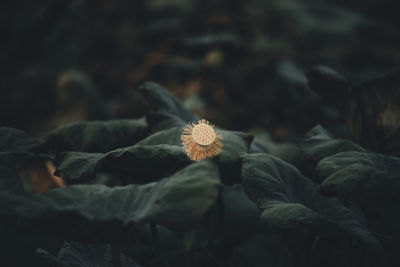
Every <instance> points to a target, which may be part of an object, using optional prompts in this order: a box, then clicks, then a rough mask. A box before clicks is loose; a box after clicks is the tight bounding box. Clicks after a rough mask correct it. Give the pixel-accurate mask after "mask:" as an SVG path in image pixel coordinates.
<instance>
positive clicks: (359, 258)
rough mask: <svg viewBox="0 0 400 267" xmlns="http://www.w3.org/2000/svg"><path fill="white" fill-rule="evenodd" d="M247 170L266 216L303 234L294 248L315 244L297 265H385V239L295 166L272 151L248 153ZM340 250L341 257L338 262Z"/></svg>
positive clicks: (249, 189) (247, 181)
mask: <svg viewBox="0 0 400 267" xmlns="http://www.w3.org/2000/svg"><path fill="white" fill-rule="evenodd" d="M242 172H243V185H244V188H245V191H246V194H247V195H248V196H249V198H250V199H252V200H253V201H254V202H255V203H256V204H257V206H258V208H259V209H260V210H261V211H262V213H261V215H260V216H261V220H262V221H263V222H264V223H265V224H266V225H267V226H270V227H274V228H278V229H284V230H292V231H294V232H299V233H301V237H300V239H299V240H296V239H297V238H299V237H296V235H297V233H295V234H293V236H292V238H293V239H294V242H295V243H296V241H300V242H299V243H297V244H295V245H294V248H293V249H294V250H298V249H301V248H304V247H308V246H310V245H311V244H312V246H311V247H309V249H310V250H308V251H307V250H306V251H307V253H310V254H309V255H310V256H311V257H310V258H308V257H306V255H304V254H301V255H298V258H297V259H296V262H297V264H298V265H297V266H309V265H311V266H320V265H324V266H336V265H337V264H340V265H345V264H348V263H352V264H354V265H355V266H382V265H383V264H384V254H383V250H382V248H381V245H380V243H379V241H378V240H377V239H376V238H375V237H374V236H373V235H372V233H370V232H369V231H368V230H367V229H366V227H365V226H363V225H362V224H361V223H360V222H359V221H358V218H357V216H356V215H355V214H353V213H352V212H351V211H350V210H349V209H347V208H345V207H344V206H343V204H342V203H340V201H339V200H337V199H334V198H326V197H323V196H320V195H319V193H318V186H317V185H315V184H313V182H311V181H310V180H309V179H308V178H306V177H304V176H303V175H301V173H300V172H299V171H298V170H297V169H296V168H295V167H294V166H291V165H289V164H287V163H285V162H283V161H282V160H280V159H278V158H275V157H272V156H268V155H266V154H251V155H245V156H244V157H243V169H242ZM290 232H291V231H289V234H290ZM310 242H311V243H310ZM326 242H329V243H331V245H330V246H326V244H324V243H326ZM339 244H340V246H338V245H339ZM337 246H338V247H337ZM316 252H317V253H316ZM334 254H337V255H339V257H340V258H337V259H335V263H334V264H335V265H332V258H333V257H334ZM321 256H322V257H321Z"/></svg>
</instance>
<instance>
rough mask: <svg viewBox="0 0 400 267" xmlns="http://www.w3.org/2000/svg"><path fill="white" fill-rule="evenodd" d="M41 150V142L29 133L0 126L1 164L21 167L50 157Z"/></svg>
mask: <svg viewBox="0 0 400 267" xmlns="http://www.w3.org/2000/svg"><path fill="white" fill-rule="evenodd" d="M40 152H41V149H40V144H39V142H38V141H36V140H35V139H34V138H33V137H31V136H30V135H28V134H27V133H25V132H23V131H20V130H17V129H14V128H9V127H0V164H4V165H7V166H8V167H11V166H12V167H14V168H21V167H25V166H26V165H29V164H32V163H35V162H38V161H43V160H46V159H48V158H49V157H48V156H46V155H45V154H43V153H40Z"/></svg>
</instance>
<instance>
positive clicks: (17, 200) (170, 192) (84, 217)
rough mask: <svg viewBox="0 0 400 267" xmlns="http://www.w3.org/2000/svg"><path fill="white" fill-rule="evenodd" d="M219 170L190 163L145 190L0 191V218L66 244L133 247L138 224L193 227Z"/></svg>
mask: <svg viewBox="0 0 400 267" xmlns="http://www.w3.org/2000/svg"><path fill="white" fill-rule="evenodd" d="M219 187H220V181H219V176H218V168H217V166H216V165H214V164H213V163H212V162H210V161H202V162H198V163H195V164H192V165H190V166H188V167H186V168H184V169H182V170H180V171H179V172H177V173H175V174H174V175H173V176H171V177H170V178H166V179H163V180H161V181H159V182H155V183H149V184H146V185H140V186H138V185H129V186H124V187H113V188H110V187H107V186H104V185H73V186H68V187H64V188H58V189H53V190H51V191H49V192H47V193H44V194H42V195H38V196H33V195H28V194H16V193H10V192H5V191H0V215H4V214H7V216H8V217H9V214H10V213H11V214H13V216H12V217H11V218H13V219H14V220H16V221H15V223H17V222H18V225H19V226H20V227H22V229H25V230H26V231H29V232H40V233H50V234H55V235H56V236H61V237H64V238H66V239H81V240H98V241H99V240H100V241H110V240H111V241H118V242H133V241H134V240H133V238H132V237H133V236H134V231H136V230H137V227H139V226H140V225H143V224H148V223H150V224H160V225H164V226H167V227H169V228H171V229H182V228H187V227H190V226H191V225H192V224H193V223H196V222H197V221H198V220H199V219H200V218H201V217H202V216H203V214H204V213H205V212H206V211H207V210H208V208H209V207H210V206H211V205H212V204H213V203H214V202H215V200H216V198H217V196H218V192H219Z"/></svg>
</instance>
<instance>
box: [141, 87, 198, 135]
mask: <svg viewBox="0 0 400 267" xmlns="http://www.w3.org/2000/svg"><path fill="white" fill-rule="evenodd" d="M140 91H141V92H142V94H143V96H144V97H145V98H146V100H147V101H148V102H149V104H150V106H151V108H152V110H153V112H152V113H150V114H149V115H148V116H147V122H148V123H149V125H150V128H151V130H152V131H153V132H154V131H159V130H163V129H168V128H171V127H176V126H182V125H186V124H187V123H188V122H190V121H198V120H199V117H197V116H196V115H194V114H193V113H192V112H191V111H189V110H187V109H186V108H185V107H184V106H183V104H182V103H181V102H180V101H179V100H178V99H177V98H176V97H175V96H173V95H172V94H170V93H169V92H168V91H167V90H166V89H165V88H163V87H162V86H161V85H159V84H157V83H155V82H145V83H144V84H142V85H141V86H140Z"/></svg>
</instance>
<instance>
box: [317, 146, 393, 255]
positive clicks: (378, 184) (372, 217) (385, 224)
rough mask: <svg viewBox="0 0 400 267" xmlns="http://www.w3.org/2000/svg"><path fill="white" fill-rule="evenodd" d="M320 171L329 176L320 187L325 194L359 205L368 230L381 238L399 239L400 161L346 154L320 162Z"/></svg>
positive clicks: (375, 155)
mask: <svg viewBox="0 0 400 267" xmlns="http://www.w3.org/2000/svg"><path fill="white" fill-rule="evenodd" d="M317 171H318V173H319V175H320V176H321V177H326V178H325V180H324V181H323V183H322V184H321V189H322V190H323V192H324V193H326V194H329V195H335V196H338V197H340V199H342V200H343V201H345V202H348V203H349V204H351V205H353V206H354V205H355V204H357V205H358V207H359V209H361V211H362V212H363V213H364V214H365V219H366V221H367V223H368V225H369V227H370V228H371V229H373V230H374V231H375V232H377V233H379V234H380V235H382V236H394V237H395V238H396V239H399V238H400V231H399V227H398V225H399V224H400V216H398V210H399V203H400V197H399V196H400V175H399V173H400V158H396V157H390V156H386V155H382V154H375V153H361V152H344V153H338V154H336V155H333V156H331V157H328V158H325V159H323V160H321V161H320V162H319V164H318V167H317ZM395 244H397V246H399V245H400V244H399V243H398V242H395ZM392 246H393V244H391V245H390V247H392ZM394 256H395V257H398V255H397V254H396V255H394Z"/></svg>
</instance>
